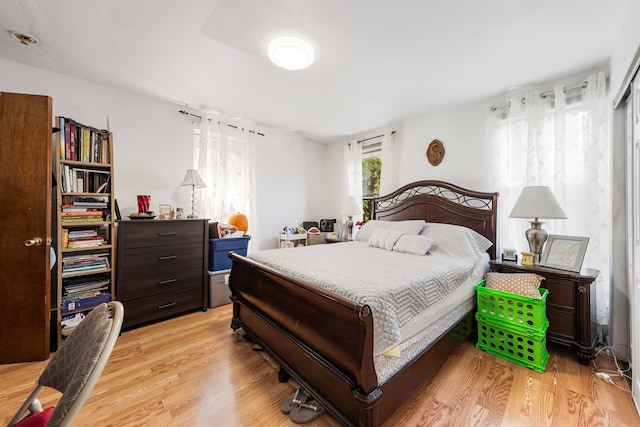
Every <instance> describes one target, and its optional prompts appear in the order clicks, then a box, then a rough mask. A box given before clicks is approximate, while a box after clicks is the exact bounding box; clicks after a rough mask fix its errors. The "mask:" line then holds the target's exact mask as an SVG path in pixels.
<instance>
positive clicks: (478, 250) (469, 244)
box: [420, 222, 493, 257]
mask: <svg viewBox="0 0 640 427" xmlns="http://www.w3.org/2000/svg"><path fill="white" fill-rule="evenodd" d="M420 234H421V235H422V236H427V237H429V238H431V239H433V246H432V248H431V251H432V252H434V251H438V252H442V253H446V254H450V255H457V256H463V257H466V256H471V257H478V256H481V255H482V254H483V253H484V252H486V250H487V249H489V248H490V247H491V246H493V243H491V241H490V240H489V239H487V238H486V237H484V236H483V235H481V234H479V233H477V232H475V231H473V230H472V229H470V228H467V227H462V226H460V225H453V224H441V223H435V222H429V223H427V224H426V225H425V227H424V229H423V230H422V232H421V233H420Z"/></svg>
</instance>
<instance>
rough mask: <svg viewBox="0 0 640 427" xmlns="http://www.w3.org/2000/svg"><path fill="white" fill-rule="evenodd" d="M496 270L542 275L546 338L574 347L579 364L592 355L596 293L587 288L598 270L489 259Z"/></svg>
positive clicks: (594, 339)
mask: <svg viewBox="0 0 640 427" xmlns="http://www.w3.org/2000/svg"><path fill="white" fill-rule="evenodd" d="M490 265H491V271H495V272H498V273H535V274H538V275H540V276H542V277H544V278H545V280H544V281H543V282H542V284H541V285H540V286H541V287H543V288H546V289H548V290H549V296H548V297H547V319H549V329H548V330H547V341H550V342H555V343H558V344H562V345H565V346H570V347H573V348H575V349H576V350H577V353H578V359H579V360H580V362H581V363H583V364H588V363H589V360H591V359H593V358H594V356H595V351H596V346H597V344H598V341H599V338H600V337H599V335H598V331H597V328H596V292H595V289H591V286H592V284H593V282H594V281H595V280H596V278H597V277H598V274H599V273H600V272H599V271H598V270H592V269H589V268H585V269H582V271H580V273H574V272H571V271H563V270H558V269H555V268H548V267H541V266H537V265H534V266H531V267H529V266H525V265H521V264H518V263H515V262H509V261H499V260H495V261H490Z"/></svg>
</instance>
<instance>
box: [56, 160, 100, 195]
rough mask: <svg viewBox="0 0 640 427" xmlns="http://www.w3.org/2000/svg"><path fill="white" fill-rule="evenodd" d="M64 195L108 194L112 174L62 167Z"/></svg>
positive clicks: (63, 165)
mask: <svg viewBox="0 0 640 427" xmlns="http://www.w3.org/2000/svg"><path fill="white" fill-rule="evenodd" d="M60 177H61V186H62V192H63V193H107V192H109V182H110V180H111V172H110V171H105V170H98V169H87V168H77V167H73V166H70V165H68V164H61V165H60Z"/></svg>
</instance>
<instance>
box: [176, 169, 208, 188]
mask: <svg viewBox="0 0 640 427" xmlns="http://www.w3.org/2000/svg"><path fill="white" fill-rule="evenodd" d="M187 185H193V186H194V188H204V187H206V185H205V183H204V181H203V180H202V178H201V177H200V174H199V173H198V171H197V170H195V169H187V174H186V175H185V176H184V179H183V180H182V184H180V186H181V187H184V186H187Z"/></svg>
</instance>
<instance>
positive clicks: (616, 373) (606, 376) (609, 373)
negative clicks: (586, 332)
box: [592, 344, 631, 393]
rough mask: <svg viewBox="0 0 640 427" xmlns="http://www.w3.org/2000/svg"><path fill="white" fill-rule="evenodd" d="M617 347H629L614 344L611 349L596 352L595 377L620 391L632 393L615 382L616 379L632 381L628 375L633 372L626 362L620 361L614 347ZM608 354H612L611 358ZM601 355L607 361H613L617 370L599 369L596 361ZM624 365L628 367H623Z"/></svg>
mask: <svg viewBox="0 0 640 427" xmlns="http://www.w3.org/2000/svg"><path fill="white" fill-rule="evenodd" d="M616 346H624V347H628V346H626V345H624V344H614V345H612V346H611V347H605V346H603V347H602V348H600V349H599V350H598V351H597V352H596V354H595V357H594V358H593V360H592V362H593V368H594V370H595V375H596V377H598V378H600V379H602V380H604V381H606V382H608V383H609V384H611V385H612V386H614V387H617V388H619V389H620V390H623V391H626V392H627V393H631V390H630V389H629V388H624V387H620V386H619V385H618V384H616V383H615V381H614V378H623V379H625V380H628V381H631V376H629V375H627V373H628V372H630V371H631V366H630V365H629V363H628V362H626V361H622V360H618V357H617V356H616V353H615V351H614V350H613V349H614V347H616ZM607 352H609V353H611V356H609V355H608V354H607ZM599 355H602V357H604V358H606V359H609V360H613V362H614V364H615V366H616V368H615V369H603V368H599V367H598V365H597V364H596V359H597V358H598V356H599ZM623 364H624V365H625V366H626V367H623V366H622V365H623Z"/></svg>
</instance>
